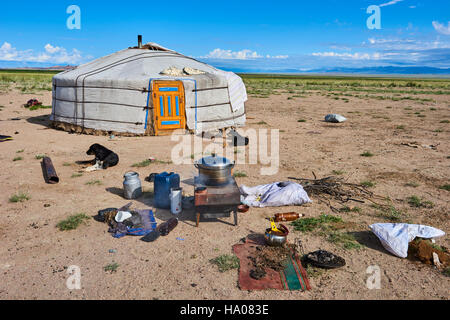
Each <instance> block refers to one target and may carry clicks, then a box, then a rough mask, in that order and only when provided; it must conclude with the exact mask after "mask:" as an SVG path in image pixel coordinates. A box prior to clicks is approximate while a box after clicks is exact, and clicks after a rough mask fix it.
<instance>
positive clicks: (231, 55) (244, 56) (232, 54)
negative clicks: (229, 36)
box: [201, 48, 288, 60]
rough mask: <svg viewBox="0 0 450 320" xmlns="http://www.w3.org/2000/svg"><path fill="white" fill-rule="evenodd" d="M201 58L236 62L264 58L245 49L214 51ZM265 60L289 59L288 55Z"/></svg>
mask: <svg viewBox="0 0 450 320" xmlns="http://www.w3.org/2000/svg"><path fill="white" fill-rule="evenodd" d="M201 58H206V59H234V60H249V59H260V58H264V57H263V56H262V55H260V54H258V53H257V52H256V51H252V50H249V49H243V50H241V51H231V50H224V49H220V48H217V49H214V50H213V51H211V52H210V53H208V54H207V55H206V56H203V57H201ZM265 58H268V59H287V58H288V56H287V55H276V56H271V55H266V56H265Z"/></svg>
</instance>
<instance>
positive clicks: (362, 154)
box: [361, 151, 373, 157]
mask: <svg viewBox="0 0 450 320" xmlns="http://www.w3.org/2000/svg"><path fill="white" fill-rule="evenodd" d="M361 157H373V153H372V152H370V151H365V152H363V153H361Z"/></svg>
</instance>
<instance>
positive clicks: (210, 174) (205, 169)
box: [194, 154, 234, 186]
mask: <svg viewBox="0 0 450 320" xmlns="http://www.w3.org/2000/svg"><path fill="white" fill-rule="evenodd" d="M194 166H195V167H196V168H197V169H198V171H199V176H200V179H201V180H202V182H203V183H204V184H205V185H209V186H216V185H222V184H226V183H228V182H229V181H230V178H231V170H232V169H233V168H234V163H232V162H231V161H230V160H228V159H227V158H224V157H220V156H216V155H214V154H213V155H212V156H209V157H205V158H202V159H200V160H199V161H198V162H195V163H194Z"/></svg>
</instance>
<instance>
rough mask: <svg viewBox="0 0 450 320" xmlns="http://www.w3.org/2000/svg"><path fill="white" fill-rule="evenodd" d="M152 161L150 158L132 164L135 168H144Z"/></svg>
mask: <svg viewBox="0 0 450 320" xmlns="http://www.w3.org/2000/svg"><path fill="white" fill-rule="evenodd" d="M151 163H152V162H151V161H150V160H148V159H147V160H144V161H141V162H138V163H135V164H133V165H132V167H133V168H143V167H148V166H149V165H150V164H151Z"/></svg>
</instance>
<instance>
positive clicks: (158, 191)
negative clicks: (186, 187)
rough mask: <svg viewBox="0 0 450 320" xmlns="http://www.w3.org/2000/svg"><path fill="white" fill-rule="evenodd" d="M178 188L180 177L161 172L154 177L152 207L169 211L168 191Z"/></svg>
mask: <svg viewBox="0 0 450 320" xmlns="http://www.w3.org/2000/svg"><path fill="white" fill-rule="evenodd" d="M179 187H180V175H179V174H176V173H173V172H171V173H167V172H163V173H160V174H158V175H156V176H155V182H154V193H155V196H154V198H153V206H154V207H155V208H160V209H170V189H172V188H179Z"/></svg>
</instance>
